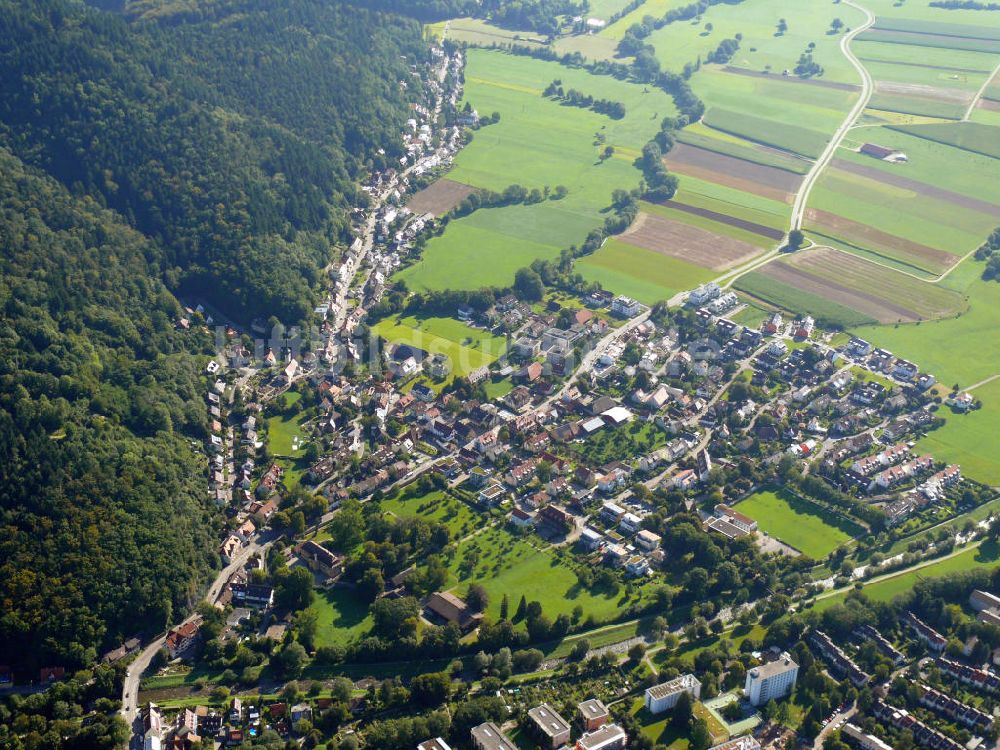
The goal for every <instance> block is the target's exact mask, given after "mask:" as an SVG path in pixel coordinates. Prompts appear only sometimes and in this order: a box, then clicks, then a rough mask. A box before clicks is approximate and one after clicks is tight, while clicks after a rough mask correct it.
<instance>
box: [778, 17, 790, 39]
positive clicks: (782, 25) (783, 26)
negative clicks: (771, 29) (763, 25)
mask: <svg viewBox="0 0 1000 750" xmlns="http://www.w3.org/2000/svg"><path fill="white" fill-rule="evenodd" d="M786 31H788V22H787V21H785V19H784V18H782V19H780V20H779V21H778V34H777V35H778V36H781V35H782V34H784V33H785V32H786Z"/></svg>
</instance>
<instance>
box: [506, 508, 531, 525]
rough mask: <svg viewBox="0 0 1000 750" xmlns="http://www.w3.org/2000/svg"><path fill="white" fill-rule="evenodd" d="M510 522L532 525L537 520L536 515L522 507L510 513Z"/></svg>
mask: <svg viewBox="0 0 1000 750" xmlns="http://www.w3.org/2000/svg"><path fill="white" fill-rule="evenodd" d="M510 522H511V523H512V524H514V525H515V526H518V527H524V526H530V525H531V524H533V523H534V522H535V518H534V516H532V515H531V514H530V513H528V512H527V511H524V510H521V509H520V508H514V510H513V511H511V514H510Z"/></svg>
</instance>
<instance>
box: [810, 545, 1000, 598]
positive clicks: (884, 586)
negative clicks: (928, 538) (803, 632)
mask: <svg viewBox="0 0 1000 750" xmlns="http://www.w3.org/2000/svg"><path fill="white" fill-rule="evenodd" d="M998 560H1000V549H998V547H997V545H995V544H982V545H980V546H978V547H972V548H970V549H967V550H965V551H964V552H961V553H959V554H957V555H955V556H954V557H949V558H946V559H944V560H940V561H938V562H936V563H932V564H930V565H927V566H926V567H923V568H920V569H919V570H913V571H909V572H905V573H900V574H899V575H897V576H893V577H891V578H886V579H885V580H882V581H876V582H875V583H867V584H865V585H864V588H863V589H862V590H863V591H864V593H865V594H866V595H867V596H869V597H871V598H872V599H874V600H875V601H880V602H889V601H892V600H893V599H894V598H896V597H897V596H899V595H900V594H904V593H906V592H907V591H909V590H910V589H912V588H913V587H914V585H916V584H917V583H918V582H919V581H922V580H924V579H926V578H934V577H937V576H944V575H947V574H949V573H959V572H962V571H966V570H972V569H974V568H993V567H994V566H995V565H996V564H997V561H998ZM846 596H847V592H841V593H838V594H835V595H833V596H828V597H826V598H825V599H820V600H819V601H817V602H816V604H815V605H814V608H815V609H817V610H821V611H822V610H824V609H828V608H829V607H832V606H833V605H834V604H839V603H840V602H842V601H843V600H844V599H845V598H846Z"/></svg>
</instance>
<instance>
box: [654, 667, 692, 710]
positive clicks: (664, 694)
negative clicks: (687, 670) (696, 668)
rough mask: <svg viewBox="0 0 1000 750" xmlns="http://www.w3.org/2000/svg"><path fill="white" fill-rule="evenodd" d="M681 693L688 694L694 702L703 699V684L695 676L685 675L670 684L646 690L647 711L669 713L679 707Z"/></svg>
mask: <svg viewBox="0 0 1000 750" xmlns="http://www.w3.org/2000/svg"><path fill="white" fill-rule="evenodd" d="M681 693H687V694H688V695H690V696H691V698H693V699H694V700H697V699H698V698H700V697H701V682H700V681H699V680H698V678H697V677H695V676H694V675H693V674H683V675H681V676H680V677H676V678H675V679H673V680H671V681H670V682H664V683H661V684H659V685H654V686H653V687H651V688H646V696H645V704H646V710H648V711H649V712H650V713H651V714H660V713H663V712H664V711H669V710H670V709H672V708H673V707H674V706H676V705H677V701H678V700H680V697H681Z"/></svg>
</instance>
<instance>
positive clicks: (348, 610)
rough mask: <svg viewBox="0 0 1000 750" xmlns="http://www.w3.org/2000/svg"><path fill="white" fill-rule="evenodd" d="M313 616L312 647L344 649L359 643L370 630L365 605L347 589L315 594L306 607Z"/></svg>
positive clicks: (332, 589) (370, 624) (366, 606)
mask: <svg viewBox="0 0 1000 750" xmlns="http://www.w3.org/2000/svg"><path fill="white" fill-rule="evenodd" d="M309 611H311V612H315V613H316V620H317V622H316V624H317V629H316V646H317V647H322V646H346V645H347V644H349V643H352V642H354V641H358V640H360V639H361V638H362V637H363V636H364V635H365V633H367V632H368V631H369V630H371V627H372V622H373V620H372V617H371V615H369V614H368V605H367V604H365V603H364V602H363V601H361V600H360V599H359V598H358V595H357V594H356V593H355V592H354V591H353V590H352V589H348V588H336V587H335V588H330V589H325V590H322V591H317V592H316V598H315V599H314V600H313V603H312V604H310V605H309Z"/></svg>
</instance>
